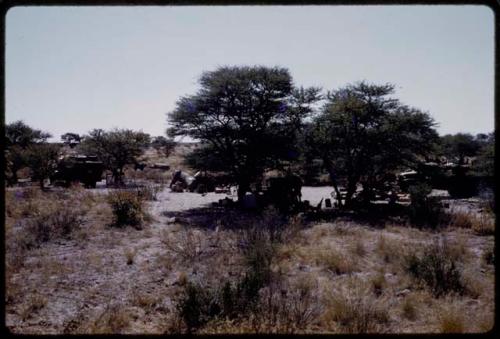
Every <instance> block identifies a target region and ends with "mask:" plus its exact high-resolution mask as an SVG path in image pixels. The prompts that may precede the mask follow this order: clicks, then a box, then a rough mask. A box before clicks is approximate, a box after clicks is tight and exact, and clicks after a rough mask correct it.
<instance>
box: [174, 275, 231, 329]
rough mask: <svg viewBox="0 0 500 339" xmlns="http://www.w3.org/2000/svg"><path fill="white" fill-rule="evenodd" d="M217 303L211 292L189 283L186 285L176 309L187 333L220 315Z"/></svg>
mask: <svg viewBox="0 0 500 339" xmlns="http://www.w3.org/2000/svg"><path fill="white" fill-rule="evenodd" d="M217 301H218V300H217V295H216V293H214V291H213V290H210V289H208V288H207V287H205V286H201V285H198V284H193V283H191V282H189V283H188V284H187V285H186V287H185V289H184V292H183V295H182V297H181V299H180V300H179V301H178V303H177V305H176V308H177V311H178V312H179V315H180V316H181V318H182V319H183V320H184V324H185V325H186V328H187V332H188V333H192V332H193V331H196V330H197V329H199V328H200V327H202V326H203V325H205V324H206V323H207V322H208V321H209V320H210V319H212V318H214V317H215V316H217V315H219V314H220V312H221V308H220V306H219V304H218V302H217Z"/></svg>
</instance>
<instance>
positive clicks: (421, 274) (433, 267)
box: [405, 242, 467, 297]
mask: <svg viewBox="0 0 500 339" xmlns="http://www.w3.org/2000/svg"><path fill="white" fill-rule="evenodd" d="M457 265H458V262H457V258H456V257H455V256H453V254H452V253H451V252H450V251H449V249H448V247H447V245H446V243H444V242H441V243H435V244H433V245H431V246H429V247H427V248H425V250H424V252H423V254H422V255H417V254H416V253H411V254H409V255H407V256H406V257H405V268H406V270H407V272H408V273H410V275H411V276H412V277H413V278H415V279H416V280H417V281H418V282H421V283H424V284H425V285H426V286H427V287H429V288H430V290H431V292H432V293H433V294H434V296H435V297H440V296H443V295H445V294H447V293H449V292H457V293H459V294H464V293H465V292H466V291H467V288H466V286H465V284H464V281H463V279H462V275H461V272H460V270H459V268H458V266H457Z"/></svg>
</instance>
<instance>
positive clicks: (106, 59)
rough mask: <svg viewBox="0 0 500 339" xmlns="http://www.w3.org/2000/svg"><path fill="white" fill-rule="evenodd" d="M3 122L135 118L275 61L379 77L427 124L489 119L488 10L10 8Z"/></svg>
mask: <svg viewBox="0 0 500 339" xmlns="http://www.w3.org/2000/svg"><path fill="white" fill-rule="evenodd" d="M5 61H6V112H5V113H6V114H5V118H6V122H7V123H9V122H12V121H15V120H19V119H22V120H24V121H25V122H26V123H27V124H29V125H31V126H33V127H36V128H39V129H42V130H45V131H49V132H51V133H52V134H53V135H54V136H55V139H59V136H60V135H61V134H63V133H65V132H77V133H86V132H88V131H89V130H90V129H92V128H104V129H108V128H112V127H119V128H132V129H136V130H139V129H142V130H143V131H144V132H148V133H151V134H152V135H163V134H164V131H165V128H166V127H167V124H166V115H165V113H166V112H168V111H170V110H172V109H173V108H174V105H175V102H176V100H177V99H178V98H179V97H180V96H182V95H186V94H192V93H194V92H195V91H196V90H197V88H198V84H197V79H198V77H199V76H200V74H201V73H202V72H203V71H204V70H213V69H215V68H216V67H217V66H219V65H243V64H244V65H255V64H259V65H267V66H274V65H280V66H284V67H287V68H288V69H289V70H290V72H291V74H292V76H293V77H294V80H295V82H296V84H300V85H305V86H310V85H314V86H322V87H324V88H325V89H334V88H338V87H339V86H344V85H346V84H348V83H351V82H355V81H360V80H367V81H369V82H378V83H385V82H391V83H394V84H396V85H397V87H396V89H397V92H396V97H398V98H400V99H401V101H402V102H404V103H406V104H408V105H410V106H414V107H418V108H420V109H422V110H424V111H428V112H429V113H430V114H431V115H432V116H433V117H434V119H435V120H436V121H437V122H438V123H439V127H438V131H439V132H440V133H441V134H444V133H456V132H471V133H478V132H490V131H493V129H494V107H493V104H494V14H493V12H492V11H491V10H490V9H489V8H488V7H484V6H286V7H285V6H217V7H16V8H12V9H10V10H9V12H8V14H7V18H6V59H5Z"/></svg>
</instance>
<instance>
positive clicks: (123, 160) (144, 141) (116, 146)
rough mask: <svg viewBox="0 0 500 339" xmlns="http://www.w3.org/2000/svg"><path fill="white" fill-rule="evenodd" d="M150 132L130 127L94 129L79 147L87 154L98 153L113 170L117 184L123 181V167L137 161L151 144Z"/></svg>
mask: <svg viewBox="0 0 500 339" xmlns="http://www.w3.org/2000/svg"><path fill="white" fill-rule="evenodd" d="M149 142H150V137H149V134H147V133H144V132H135V131H132V130H128V129H114V130H111V131H103V130H102V129H94V130H92V131H91V132H90V133H89V134H88V135H86V136H84V138H83V141H82V142H81V144H80V145H79V149H80V150H81V151H83V152H84V153H85V154H87V155H97V157H98V158H99V160H100V161H102V162H103V164H104V166H105V168H106V169H109V170H111V171H112V172H113V177H114V179H115V183H116V184H122V183H123V168H124V167H125V165H127V164H133V163H136V162H137V157H138V156H140V155H141V154H142V152H143V150H144V148H145V147H147V146H148V145H149Z"/></svg>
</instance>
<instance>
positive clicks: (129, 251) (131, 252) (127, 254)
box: [124, 248, 137, 265]
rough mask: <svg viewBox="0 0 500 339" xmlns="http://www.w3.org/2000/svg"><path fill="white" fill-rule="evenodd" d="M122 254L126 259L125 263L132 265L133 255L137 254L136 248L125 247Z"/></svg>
mask: <svg viewBox="0 0 500 339" xmlns="http://www.w3.org/2000/svg"><path fill="white" fill-rule="evenodd" d="M124 254H125V258H126V259H127V265H132V264H133V263H134V258H135V255H136V254H137V248H135V249H131V248H126V249H125V251H124Z"/></svg>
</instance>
